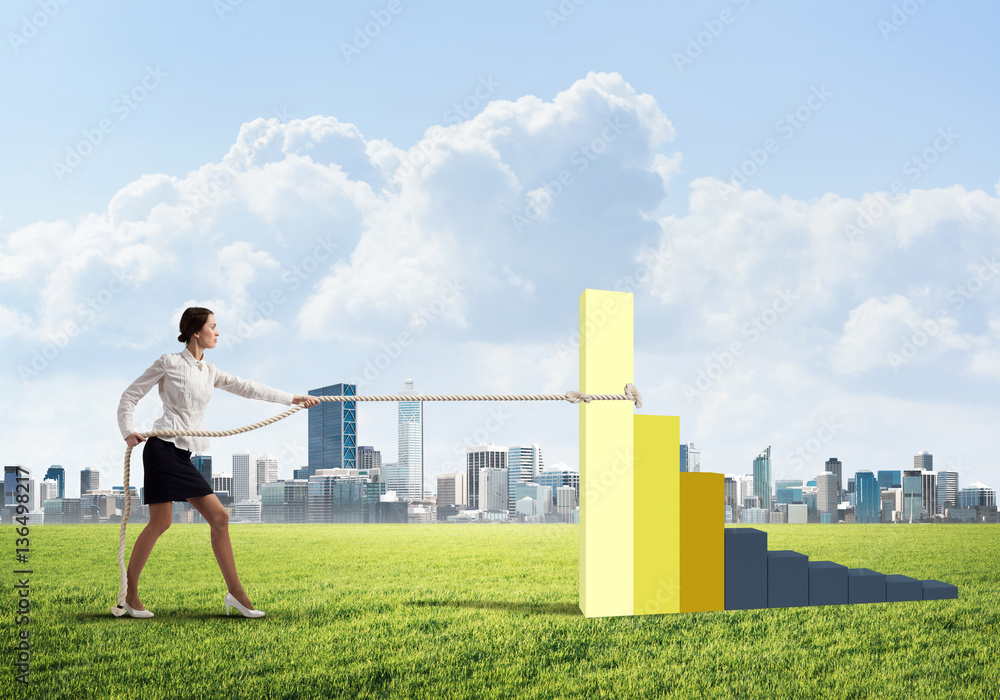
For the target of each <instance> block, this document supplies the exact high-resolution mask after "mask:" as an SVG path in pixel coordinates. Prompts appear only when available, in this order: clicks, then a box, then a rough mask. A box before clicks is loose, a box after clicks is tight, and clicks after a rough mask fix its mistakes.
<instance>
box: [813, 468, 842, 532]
mask: <svg viewBox="0 0 1000 700" xmlns="http://www.w3.org/2000/svg"><path fill="white" fill-rule="evenodd" d="M827 464H829V462H827ZM837 484H838V477H837V473H836V472H835V471H825V472H823V473H822V474H818V475H817V476H816V510H817V511H818V513H819V516H820V522H822V518H823V516H824V515H826V516H828V517H829V518H830V519H831V521H832V522H836V518H837V492H838V491H839V489H838V487H837Z"/></svg>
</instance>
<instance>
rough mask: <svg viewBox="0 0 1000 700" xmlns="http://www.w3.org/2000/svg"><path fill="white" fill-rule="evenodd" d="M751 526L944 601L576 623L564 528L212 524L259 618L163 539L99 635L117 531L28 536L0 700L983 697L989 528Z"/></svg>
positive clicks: (9, 606) (991, 579) (779, 543)
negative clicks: (121, 613)
mask: <svg viewBox="0 0 1000 700" xmlns="http://www.w3.org/2000/svg"><path fill="white" fill-rule="evenodd" d="M141 527H142V526H141V525H135V526H131V525H130V526H129V528H128V549H127V550H126V552H129V551H131V544H132V542H133V541H134V540H135V538H136V537H137V536H138V534H139V532H140V530H141ZM759 527H760V528H761V529H763V530H766V531H767V532H768V548H769V549H794V550H797V551H800V552H803V553H806V554H808V555H809V556H810V558H812V559H829V560H832V561H835V562H838V563H840V564H845V565H847V566H851V567H859V566H863V567H867V568H872V569H876V570H878V571H882V572H884V573H898V574H907V575H909V576H913V577H916V578H934V579H938V580H941V581H946V582H948V583H954V584H956V585H958V587H959V599H958V600H947V601H928V602H913V603H890V604H872V605H843V606H829V607H817V608H786V609H776V610H753V611H733V612H715V613H693V614H684V615H664V616H651V617H625V618H606V619H585V618H583V617H582V616H581V615H580V612H579V608H578V607H577V577H578V540H577V538H578V526H574V525H543V526H510V525H503V526H500V525H374V526H369V525H232V526H230V533H231V538H232V541H233V546H234V549H235V552H236V563H237V566H238V567H239V570H240V575H241V577H242V580H243V583H244V586H245V588H246V590H247V592H248V594H249V595H250V598H251V600H252V601H253V602H254V604H255V605H256V607H258V608H260V609H262V610H265V611H266V612H267V617H265V618H263V619H260V620H250V619H244V618H242V617H240V616H235V617H228V618H227V617H226V615H225V613H224V611H223V602H222V600H223V595H224V594H225V586H224V584H223V580H222V574H221V573H220V572H219V569H218V566H217V565H216V562H215V558H214V556H213V554H212V550H211V547H210V545H209V530H208V526H207V525H179V524H178V525H173V526H172V527H171V528H170V529H169V530H168V531H167V532H166V533H165V534H164V535H163V536H162V537H161V538H160V541H159V542H158V543H157V545H156V548H155V549H154V550H153V554H152V556H151V557H150V560H149V563H148V564H147V566H146V569H145V571H144V572H143V576H142V582H141V589H140V592H141V595H142V599H143V602H144V603H145V605H146V607H147V608H149V609H150V610H153V611H154V612H155V614H156V617H154V618H152V619H147V620H141V619H132V618H129V617H124V618H115V617H112V616H111V614H110V609H111V607H112V606H113V605H114V603H115V601H116V596H117V593H118V585H119V579H118V565H117V560H116V557H117V547H118V530H119V526H117V525H82V526H57V525H53V526H35V527H32V529H31V553H32V561H31V566H32V567H33V569H34V574H33V576H32V577H31V601H32V606H33V609H32V619H31V622H30V625H29V626H28V628H29V629H30V630H31V639H32V645H33V647H32V660H31V664H32V666H31V675H30V685H29V686H27V687H24V686H21V685H20V684H17V683H15V681H14V676H15V673H16V672H15V670H14V669H13V665H12V664H13V662H12V661H11V662H9V663H7V664H5V665H4V678H3V680H2V681H0V697H4V698H7V697H10V698H20V697H31V698H72V699H73V700H79V699H81V698H144V699H157V698H383V697H406V698H571V697H582V698H596V697H615V698H624V697H642V698H646V697H685V698H686V697H711V698H727V697H732V698H758V697H759V698H868V697H871V698H975V699H976V700H981V699H983V698H996V697H1000V576H998V574H1000V565H998V554H1000V526H993V525H896V526H892V525H840V526H833V525H772V526H759ZM2 531H3V532H4V538H3V541H4V542H5V543H9V549H8V550H7V552H5V553H4V556H5V557H6V558H7V561H11V560H12V558H13V548H14V544H13V529H12V528H11V527H10V526H3V528H2ZM14 568H17V567H16V566H14V565H8V566H7V567H6V570H7V572H10V571H12V570H13V569H14ZM5 580H8V581H10V584H8V585H5V586H4V590H3V593H2V595H3V608H4V610H5V611H6V612H5V613H4V616H3V647H4V650H5V651H6V652H8V653H9V651H10V650H11V648H12V647H13V644H14V635H15V629H14V625H13V619H14V618H13V610H14V608H15V605H16V603H15V601H14V594H13V583H14V581H13V575H11V576H8V575H7V573H5ZM233 613H234V615H235V614H236V611H235V610H234V611H233Z"/></svg>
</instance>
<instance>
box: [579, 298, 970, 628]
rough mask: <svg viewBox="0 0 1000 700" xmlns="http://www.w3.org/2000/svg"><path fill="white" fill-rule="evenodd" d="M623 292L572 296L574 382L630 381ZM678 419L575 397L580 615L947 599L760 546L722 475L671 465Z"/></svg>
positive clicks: (937, 584) (944, 586)
mask: <svg viewBox="0 0 1000 700" xmlns="http://www.w3.org/2000/svg"><path fill="white" fill-rule="evenodd" d="M632 374H633V299H632V294H630V293H627V292H611V291H604V290H595V289H587V290H585V291H584V293H583V294H582V295H581V297H580V390H581V391H582V392H585V393H590V394H600V393H617V392H620V391H621V390H622V387H624V386H625V384H627V383H629V382H633V377H632ZM679 444H680V418H679V417H677V416H656V415H635V414H634V411H633V407H632V406H631V405H629V404H628V403H626V402H594V403H593V404H592V405H591V404H586V403H581V404H580V489H581V499H580V586H579V590H580V610H581V611H582V612H583V614H584V616H585V617H602V616H620V615H653V614H663V613H682V612H708V611H719V610H749V609H757V608H785V607H808V606H817V605H849V604H855V603H892V602H905V601H921V600H945V599H949V598H958V587H957V586H955V585H952V584H948V583H943V582H941V581H937V580H919V579H915V578H911V577H909V576H903V575H899V574H884V573H881V572H878V571H874V570H872V569H867V568H849V567H847V566H845V565H842V564H839V563H836V562H832V561H810V560H809V557H808V556H807V555H805V554H802V553H800V552H795V551H792V550H768V548H767V533H766V532H764V531H763V530H759V529H756V528H752V527H726V525H725V521H724V518H723V504H724V502H725V495H724V489H725V487H724V484H723V475H722V474H713V473H708V472H684V473H682V472H681V471H680V455H679V451H678V445H679Z"/></svg>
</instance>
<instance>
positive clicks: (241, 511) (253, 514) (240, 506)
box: [174, 496, 260, 523]
mask: <svg viewBox="0 0 1000 700" xmlns="http://www.w3.org/2000/svg"><path fill="white" fill-rule="evenodd" d="M174 505H175V506H177V505H180V504H179V503H174ZM192 518H193V516H192ZM233 519H234V520H235V521H236V522H238V523H259V522H260V497H259V496H251V497H250V498H248V499H246V500H245V501H240V502H238V503H234V504H233ZM181 522H183V520H182V521H181ZM192 522H193V520H192Z"/></svg>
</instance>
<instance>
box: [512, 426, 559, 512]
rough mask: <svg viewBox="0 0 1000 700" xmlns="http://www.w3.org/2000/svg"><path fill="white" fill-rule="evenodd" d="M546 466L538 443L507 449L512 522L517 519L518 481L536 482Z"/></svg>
mask: <svg viewBox="0 0 1000 700" xmlns="http://www.w3.org/2000/svg"><path fill="white" fill-rule="evenodd" d="M544 466H545V465H544V463H543V461H542V449H541V448H540V447H539V446H538V443H537V442H533V443H531V445H528V446H524V445H515V446H513V447H508V448H507V511H508V514H509V515H510V517H511V519H512V520H513V519H514V517H515V507H516V503H515V502H514V485H515V484H516V483H517V482H518V481H535V479H536V477H537V476H538V474H539V473H540V472H541V471H542V469H543V467H544ZM559 486H562V484H559ZM554 488H556V487H554Z"/></svg>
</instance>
